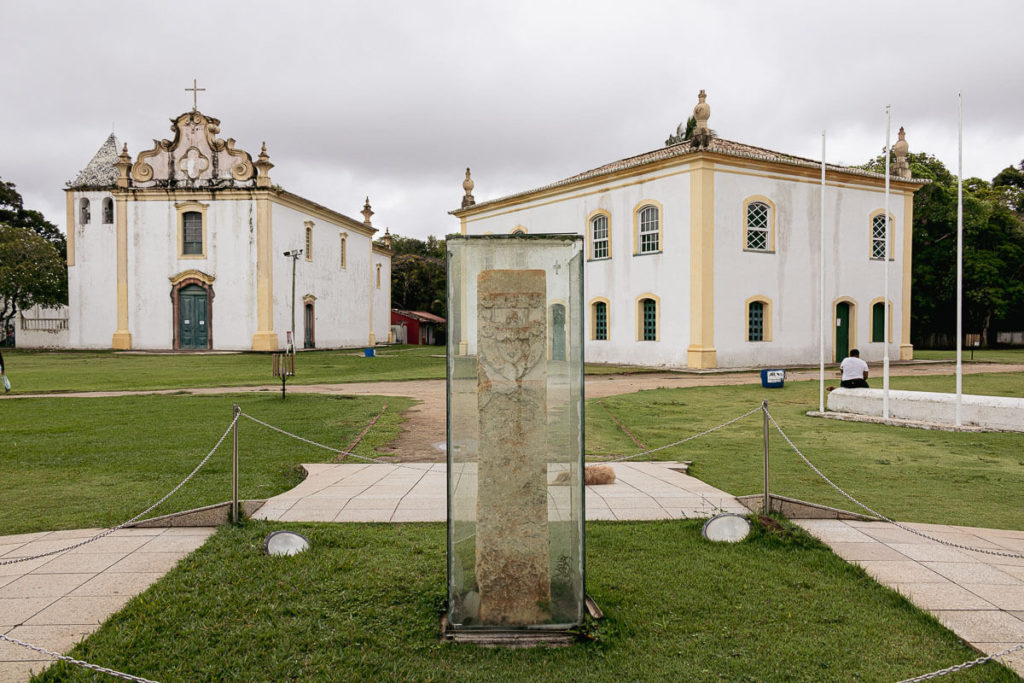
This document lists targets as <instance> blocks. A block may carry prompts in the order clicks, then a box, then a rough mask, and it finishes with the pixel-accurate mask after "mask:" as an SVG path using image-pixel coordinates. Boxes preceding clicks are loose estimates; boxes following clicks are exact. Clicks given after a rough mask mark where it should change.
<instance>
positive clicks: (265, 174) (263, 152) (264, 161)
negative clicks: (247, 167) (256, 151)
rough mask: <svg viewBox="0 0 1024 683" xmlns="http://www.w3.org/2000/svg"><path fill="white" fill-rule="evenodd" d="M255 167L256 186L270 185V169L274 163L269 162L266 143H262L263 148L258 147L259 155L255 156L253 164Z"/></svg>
mask: <svg viewBox="0 0 1024 683" xmlns="http://www.w3.org/2000/svg"><path fill="white" fill-rule="evenodd" d="M253 166H255V167H256V172H257V176H256V187H270V169H272V168H274V164H272V163H270V157H269V156H268V155H267V143H266V142H264V143H263V148H262V149H260V155H259V156H258V157H256V163H254V164H253Z"/></svg>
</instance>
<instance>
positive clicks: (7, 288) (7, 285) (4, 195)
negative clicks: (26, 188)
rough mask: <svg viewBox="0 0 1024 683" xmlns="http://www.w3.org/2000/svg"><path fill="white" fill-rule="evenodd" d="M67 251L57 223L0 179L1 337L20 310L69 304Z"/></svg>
mask: <svg viewBox="0 0 1024 683" xmlns="http://www.w3.org/2000/svg"><path fill="white" fill-rule="evenodd" d="M65 254H66V251H65V240H64V235H63V233H61V231H60V230H58V229H57V226H55V225H54V224H53V223H50V222H49V221H47V220H46V219H45V218H43V214H41V213H39V212H38V211H32V210H31V209H26V208H25V207H24V205H23V203H22V199H21V195H20V194H19V193H18V191H17V189H16V188H15V185H14V183H10V182H5V181H3V180H0V338H5V337H6V334H7V329H8V327H9V326H10V324H11V321H12V320H13V319H14V316H15V315H17V313H18V311H21V310H24V309H26V308H29V307H31V306H34V305H35V304H41V305H43V306H57V305H60V304H66V303H67V301H68V268H67V263H66V261H65Z"/></svg>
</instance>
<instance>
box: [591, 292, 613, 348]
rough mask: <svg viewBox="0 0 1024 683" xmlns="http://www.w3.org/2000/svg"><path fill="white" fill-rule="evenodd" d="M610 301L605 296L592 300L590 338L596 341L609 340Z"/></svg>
mask: <svg viewBox="0 0 1024 683" xmlns="http://www.w3.org/2000/svg"><path fill="white" fill-rule="evenodd" d="M610 305H611V304H610V302H609V301H608V299H606V298H605V297H603V296H599V297H594V298H593V299H591V300H590V338H591V339H592V340H594V341H608V339H609V335H608V330H609V329H610V325H609V312H610V311H609V307H610Z"/></svg>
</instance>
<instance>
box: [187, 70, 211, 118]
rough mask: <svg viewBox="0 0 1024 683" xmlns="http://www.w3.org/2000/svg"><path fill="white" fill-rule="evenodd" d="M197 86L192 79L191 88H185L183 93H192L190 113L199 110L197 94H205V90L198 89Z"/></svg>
mask: <svg viewBox="0 0 1024 683" xmlns="http://www.w3.org/2000/svg"><path fill="white" fill-rule="evenodd" d="M198 85H199V84H198V83H197V82H196V79H195V78H193V79H192V87H191V88H185V92H191V93H192V111H198V108H199V99H198V98H199V93H200V92H206V88H200V87H198Z"/></svg>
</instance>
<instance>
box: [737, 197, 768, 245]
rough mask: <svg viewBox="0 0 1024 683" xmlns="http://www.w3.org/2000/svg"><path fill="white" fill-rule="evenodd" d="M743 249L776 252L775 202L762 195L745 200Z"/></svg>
mask: <svg viewBox="0 0 1024 683" xmlns="http://www.w3.org/2000/svg"><path fill="white" fill-rule="evenodd" d="M743 249H744V251H759V252H764V253H773V252H774V251H775V202H773V201H772V200H771V199H769V198H768V197H765V196H762V195H752V196H750V197H747V198H746V199H744V200H743Z"/></svg>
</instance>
